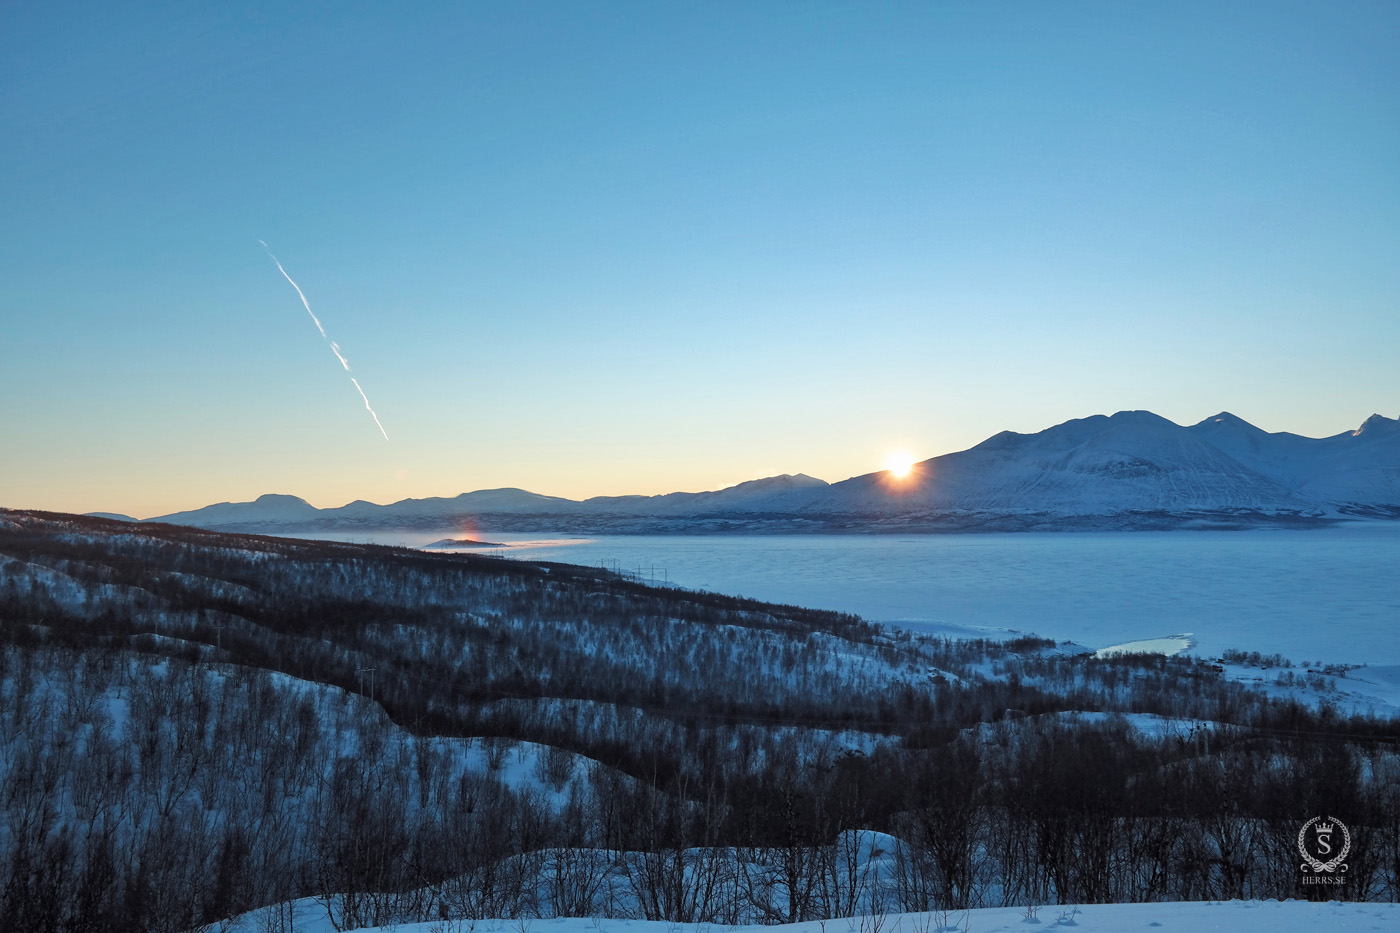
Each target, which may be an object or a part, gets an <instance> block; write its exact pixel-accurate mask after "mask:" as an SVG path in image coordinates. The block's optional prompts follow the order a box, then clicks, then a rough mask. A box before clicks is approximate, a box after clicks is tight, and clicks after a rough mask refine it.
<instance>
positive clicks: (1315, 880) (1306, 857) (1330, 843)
mask: <svg viewBox="0 0 1400 933" xmlns="http://www.w3.org/2000/svg"><path fill="white" fill-rule="evenodd" d="M1350 851H1351V833H1350V832H1348V831H1347V825H1346V824H1345V823H1343V822H1342V821H1341V820H1338V819H1333V818H1332V817H1330V816H1327V817H1323V816H1315V817H1313V818H1312V819H1310V820H1308V821H1307V822H1306V823H1304V824H1303V828H1302V829H1300V830H1298V852H1299V853H1300V854H1301V855H1302V856H1303V864H1302V865H1300V866H1299V870H1301V871H1302V873H1303V884H1345V883H1346V879H1345V878H1343V877H1342V875H1343V874H1345V873H1346V870H1347V866H1346V857H1347V853H1348V852H1350Z"/></svg>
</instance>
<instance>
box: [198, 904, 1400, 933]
mask: <svg viewBox="0 0 1400 933" xmlns="http://www.w3.org/2000/svg"><path fill="white" fill-rule="evenodd" d="M295 908H296V911H297V915H296V918H295V921H294V924H295V926H294V928H295V929H296V930H297V931H298V933H335V928H334V927H333V926H332V925H331V923H330V921H329V919H328V918H327V916H326V912H325V910H324V909H323V908H322V907H321V906H320V904H318V903H316V902H314V901H310V900H307V901H300V902H298V903H297V904H296V905H295ZM261 923H265V921H264V918H263V917H262V912H261V911H255V912H254V913H252V914H249V915H246V916H245V917H243V918H240V920H239V922H238V923H236V924H234V925H232V926H230V927H228V928H226V930H225V933H254V931H261V930H266V929H275V927H268V926H265V925H260V924H261ZM364 929H373V930H382V931H385V933H388V931H394V933H952V931H966V933H1031V931H1036V930H1053V931H1059V930H1074V931H1075V933H1081V931H1082V933H1126V931H1130V930H1144V931H1152V933H1201V931H1210V930H1221V931H1229V933H1303V931H1312V930H1317V931H1323V930H1327V931H1333V930H1337V931H1363V930H1364V931H1372V930H1375V931H1392V930H1398V929H1400V904H1365V903H1347V902H1340V901H1327V902H1308V901H1220V902H1213V901H1207V902H1200V903H1180V902H1175V903H1156V904H1089V905H1086V906H1083V907H1078V906H1047V907H1040V908H1038V909H1036V910H1035V911H1034V913H1033V915H1032V911H1031V910H1028V909H1027V908H1025V907H992V908H986V909H982V910H968V911H950V912H948V913H947V914H944V913H941V912H935V913H924V914H891V915H887V916H879V917H852V918H848V919H841V920H826V921H812V922H808V923H791V924H783V925H778V926H739V927H720V926H717V925H714V924H695V923H670V922H665V921H659V920H656V921H651V920H602V919H593V918H558V919H553V920H476V921H472V920H447V921H436V922H432V923H405V924H398V925H394V926H389V927H368V928H364Z"/></svg>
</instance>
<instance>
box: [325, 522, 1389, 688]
mask: <svg viewBox="0 0 1400 933" xmlns="http://www.w3.org/2000/svg"><path fill="white" fill-rule="evenodd" d="M309 537H317V538H328V539H333V538H342V539H354V540H374V541H377V542H379V543H385V544H405V545H408V546H419V547H421V546H423V545H426V544H429V543H431V542H432V541H436V540H438V539H439V538H440V537H441V535H440V534H432V533H422V534H415V533H413V532H388V533H383V534H368V535H367V534H352V535H337V534H324V535H314V536H309ZM491 538H492V540H495V541H500V542H503V543H506V544H509V545H511V546H510V547H509V548H507V549H505V550H503V551H502V552H501V553H502V554H504V555H505V556H508V557H519V558H523V559H527V560H557V561H565V562H569V563H577V564H588V565H591V566H594V567H597V566H600V565H603V564H606V566H608V567H613V566H614V565H616V566H617V567H618V568H619V569H621V570H622V571H625V572H629V573H633V574H637V573H640V576H641V579H643V580H644V581H651V580H653V579H654V580H655V581H656V582H657V583H658V584H660V583H661V582H662V581H663V580H664V581H666V582H669V583H673V584H679V585H681V586H687V587H692V588H697V589H708V590H714V591H717V592H723V593H732V594H737V595H742V596H750V597H754V598H756V599H764V600H771V601H775V602H784V603H792V604H796V605H803V606H812V607H817V608H823V609H836V610H841V611H845V612H855V613H858V614H860V615H862V616H864V617H865V618H867V619H870V620H872V621H878V622H893V623H895V624H898V625H901V626H905V627H908V628H911V629H915V630H918V631H925V632H930V633H933V634H940V635H943V634H946V635H950V636H952V637H973V636H976V635H978V634H983V633H987V632H991V633H994V634H1004V633H1005V632H1006V631H1008V630H1010V631H1019V632H1035V633H1038V634H1040V635H1043V636H1045V637H1048V638H1054V639H1056V640H1059V641H1064V640H1069V641H1074V642H1077V643H1079V644H1082V645H1084V646H1086V647H1087V648H1090V649H1094V650H1097V649H1100V648H1107V647H1111V646H1115V645H1121V644H1123V643H1125V642H1134V641H1142V640H1146V639H1157V638H1163V637H1166V636H1169V635H1171V634H1173V633H1179V632H1191V633H1192V638H1193V640H1194V641H1195V646H1194V647H1193V648H1192V649H1190V652H1191V653H1192V654H1196V655H1200V656H1204V657H1211V658H1214V657H1218V656H1220V654H1222V653H1223V652H1224V651H1225V650H1226V649H1227V648H1238V649H1241V650H1245V651H1259V652H1262V653H1264V654H1274V653H1278V654H1282V655H1284V656H1285V657H1288V658H1291V659H1293V660H1294V661H1296V662H1302V661H1305V660H1307V661H1321V662H1326V663H1364V664H1367V665H1400V626H1397V622H1398V621H1400V579H1397V576H1396V570H1395V568H1397V567H1400V523H1395V522H1355V523H1349V524H1345V525H1342V526H1339V527H1336V528H1326V529H1310V530H1287V529H1260V530H1254V531H1245V532H1225V531H1171V532H1132V533H1114V532H1103V533H1089V532H1081V533H1075V534H1043V533H1042V534H1035V533H1030V534H1009V533H998V534H958V535H655V536H647V535H601V536H595V537H589V538H565V537H559V536H554V537H550V538H544V539H542V538H536V537H532V536H528V535H520V534H493V535H491ZM1364 671H1365V669H1363V670H1362V671H1358V672H1356V673H1355V674H1353V675H1352V676H1353V677H1359V676H1364Z"/></svg>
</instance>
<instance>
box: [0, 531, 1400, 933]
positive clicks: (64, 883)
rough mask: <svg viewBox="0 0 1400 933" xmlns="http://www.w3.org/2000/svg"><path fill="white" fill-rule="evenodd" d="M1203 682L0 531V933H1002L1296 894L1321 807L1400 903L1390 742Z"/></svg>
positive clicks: (1374, 730)
mask: <svg viewBox="0 0 1400 933" xmlns="http://www.w3.org/2000/svg"><path fill="white" fill-rule="evenodd" d="M1222 661H1223V662H1224V663H1210V662H1208V661H1204V660H1201V659H1198V658H1192V657H1188V656H1181V655H1178V656H1172V657H1166V656H1163V655H1150V656H1149V655H1131V654H1128V655H1125V654H1119V653H1116V652H1104V653H1098V654H1096V653H1094V652H1089V651H1085V650H1083V649H1081V648H1080V647H1079V646H1076V645H1072V644H1069V643H1056V642H1054V641H1051V640H1048V639H1044V638H1039V637H1035V636H1031V635H1022V636H1020V637H1017V638H1014V639H1011V640H1008V641H993V640H987V639H968V640H961V641H959V640H953V639H950V638H945V637H934V636H931V635H920V634H917V633H914V632H910V631H907V630H900V629H892V628H884V627H881V626H876V625H871V624H868V623H865V622H863V621H862V620H860V619H859V618H857V617H854V616H850V615H845V614H840V613H832V612H821V611H815V610H807V609H800V608H795V607H792V606H781V605H774V604H768V603H761V602H757V601H754V600H748V599H741V598H737V597H729V596H723V595H720V594H716V593H711V592H705V591H692V590H684V589H680V588H677V587H669V586H663V587H653V586H646V585H642V584H640V583H638V582H636V581H634V580H630V579H628V578H626V577H624V576H623V575H621V574H617V573H613V572H609V571H606V570H602V569H597V568H590V567H581V566H571V565H567V564H553V563H543V562H534V561H526V560H501V559H495V558H491V557H488V556H482V555H476V554H444V553H428V552H423V551H416V550H411V549H406V548H385V547H378V546H373V545H357V544H350V543H344V542H316V541H301V540H293V539H286V538H273V537H260V536H247V535H228V534H220V533H214V532H208V531H201V530H197V529H191V528H182V527H177V526H172V525H160V524H155V525H152V524H146V525H141V524H137V525H132V524H131V523H128V522H120V521H111V520H105V519H98V518H84V517H79V516H60V515H53V514H47V513H30V512H11V511H6V510H0V789H3V791H4V793H0V930H6V931H8V930H25V931H30V930H33V931H36V933H38V931H45V930H91V929H100V930H104V931H113V933H126V931H132V933H137V931H148V930H170V931H186V930H195V929H204V928H225V927H224V926H223V921H224V920H225V919H226V918H231V917H239V916H241V915H245V914H247V913H248V912H250V911H261V913H259V914H256V915H255V916H254V917H253V918H251V919H250V921H249V922H250V923H251V924H252V926H251V927H248V926H244V927H242V928H243V929H256V930H259V931H267V930H291V929H316V926H315V924H316V923H318V922H320V920H319V919H318V918H319V917H321V916H324V917H325V918H326V921H327V922H330V923H331V924H332V925H333V926H334V928H336V929H340V930H348V929H358V928H365V927H376V926H378V927H384V926H386V925H390V924H401V925H406V924H410V923H413V924H434V923H436V924H439V927H438V928H439V929H442V930H449V929H455V930H471V929H473V928H474V926H475V925H477V924H480V925H482V926H483V927H484V928H487V929H491V928H494V927H493V923H494V921H492V920H491V918H511V920H510V925H511V927H512V928H514V929H516V931H517V933H529V929H530V927H531V925H532V924H535V925H538V926H540V927H544V926H546V925H548V926H560V927H562V928H568V926H569V924H568V922H567V921H560V920H558V918H561V917H563V918H567V917H590V918H596V919H595V920H593V921H591V925H593V926H594V927H595V929H598V930H602V929H613V928H617V929H619V930H621V929H624V928H627V927H629V926H631V925H632V924H634V923H640V922H642V921H662V922H667V923H670V924H672V925H673V928H675V927H676V926H678V925H681V924H694V923H705V924H710V925H711V926H712V927H713V928H721V927H722V928H724V929H732V928H736V927H739V926H743V925H751V924H762V925H765V926H768V925H777V924H790V923H811V922H817V923H818V927H817V929H818V931H820V930H821V929H822V926H821V922H822V921H824V922H825V924H826V927H825V929H827V930H829V931H832V933H847V931H849V930H856V931H859V933H881V931H884V933H893V931H894V930H895V929H896V928H899V927H897V926H896V925H895V924H903V923H904V922H906V921H905V920H900V919H899V918H897V917H896V916H895V915H896V914H908V913H909V912H911V911H928V910H931V909H937V910H940V911H943V910H946V911H947V913H946V914H937V915H933V914H922V915H919V916H918V917H910V918H908V920H907V922H908V923H909V925H910V926H912V927H913V933H933V931H934V930H935V929H938V928H940V927H944V926H946V925H947V924H948V923H949V922H951V923H952V924H954V925H958V924H961V923H963V921H962V920H959V919H957V918H958V916H963V917H964V918H965V917H967V916H970V915H968V914H966V913H965V911H966V910H967V909H968V908H974V907H977V908H1001V909H1000V910H999V911H997V912H994V913H989V914H978V915H977V916H979V917H981V918H982V920H981V921H979V922H981V923H983V924H985V925H986V926H987V927H988V928H993V929H995V928H997V927H996V926H994V925H993V924H997V923H1003V922H1016V923H1020V922H1023V921H1024V920H1025V919H1027V915H1028V914H1033V913H1035V912H1036V910H1035V905H1046V904H1066V905H1068V904H1104V903H1113V902H1119V903H1122V902H1144V903H1146V904H1147V907H1145V908H1143V909H1144V911H1146V910H1147V909H1148V908H1151V909H1152V910H1164V908H1162V907H1161V905H1160V902H1163V901H1192V900H1196V901H1205V900H1226V899H1246V898H1269V897H1273V898H1287V897H1308V896H1310V895H1313V894H1315V893H1318V892H1317V890H1316V889H1315V888H1310V887H1308V886H1307V884H1306V882H1304V881H1302V880H1301V879H1300V877H1299V875H1298V872H1297V869H1296V865H1297V861H1298V853H1297V836H1298V832H1299V827H1300V825H1303V822H1304V821H1306V820H1308V819H1309V818H1311V817H1315V816H1317V815H1318V814H1319V813H1325V814H1327V815H1328V816H1330V817H1332V818H1335V819H1337V820H1340V821H1342V822H1343V823H1345V824H1346V825H1347V826H1348V827H1349V834H1350V838H1351V839H1352V840H1353V841H1354V852H1353V854H1352V856H1351V861H1349V862H1348V863H1347V864H1348V866H1349V868H1348V872H1347V875H1346V883H1347V885H1348V890H1347V892H1346V896H1347V897H1348V898H1349V899H1355V900H1368V901H1392V900H1394V899H1395V897H1396V891H1397V890H1400V887H1397V886H1398V885H1400V861H1397V860H1396V859H1395V857H1394V853H1396V852H1397V851H1400V754H1397V751H1396V749H1397V747H1400V746H1398V745H1397V742H1400V721H1396V720H1394V719H1390V718H1384V717H1383V716H1378V715H1375V714H1374V713H1370V712H1365V713H1363V712H1360V711H1357V712H1352V713H1348V711H1346V710H1345V709H1343V708H1340V707H1339V706H1337V705H1334V704H1333V703H1332V702H1330V695H1331V693H1332V688H1331V685H1330V684H1326V685H1324V683H1323V682H1324V680H1326V679H1327V678H1325V677H1324V676H1323V674H1324V673H1325V672H1318V671H1313V670H1297V671H1295V670H1292V669H1288V670H1285V671H1283V672H1282V673H1280V674H1278V676H1276V677H1272V678H1271V679H1270V681H1269V682H1268V683H1263V682H1260V683H1257V684H1251V683H1249V682H1248V681H1247V679H1246V678H1244V677H1242V676H1237V675H1236V674H1235V669H1237V668H1238V669H1239V670H1241V671H1243V670H1244V668H1245V667H1246V666H1249V665H1254V664H1258V665H1261V667H1268V666H1269V665H1274V664H1284V665H1285V666H1286V664H1285V662H1283V661H1281V660H1280V659H1274V658H1265V657H1260V656H1257V655H1253V654H1250V655H1245V654H1242V653H1241V654H1234V655H1231V654H1228V653H1227V656H1226V657H1225V658H1223V659H1222ZM1261 673H1262V670H1261ZM1343 673H1345V672H1343ZM1361 673H1366V674H1370V672H1369V671H1364V670H1363V671H1361ZM1285 675H1286V676H1287V677H1288V682H1285V681H1284V679H1283V677H1284V676H1285ZM1338 676H1340V674H1339V675H1338ZM1300 680H1302V681H1303V682H1302V683H1301V684H1300V683H1299V681H1300ZM1314 683H1316V684H1317V691H1318V692H1317V694H1316V696H1317V699H1316V700H1314V701H1312V702H1305V701H1304V700H1303V697H1304V696H1305V695H1306V694H1307V693H1308V692H1309V691H1312V690H1313V689H1314V687H1313V684H1314ZM1324 686H1325V687H1326V689H1327V694H1326V695H1324V694H1322V693H1321V690H1322V689H1323V688H1324ZM1332 894H1333V892H1332V891H1331V890H1330V889H1328V891H1327V895H1328V896H1332ZM308 907H309V908H310V911H309V912H307V908H308ZM1183 909H1185V908H1183ZM1313 909H1314V910H1316V909H1317V908H1313ZM1040 912H1041V915H1040V917H1039V918H1034V917H1031V918H1030V919H1039V921H1040V922H1042V923H1047V924H1048V923H1056V924H1060V925H1069V923H1070V922H1071V921H1073V922H1074V923H1075V924H1076V925H1084V923H1086V922H1087V920H1088V917H1087V915H1086V916H1085V917H1084V918H1082V919H1077V918H1079V915H1078V914H1076V913H1074V912H1073V910H1072V908H1049V907H1045V908H1040ZM1018 916H1019V919H1018ZM1132 916H1133V917H1136V918H1141V919H1143V920H1144V923H1145V925H1148V926H1150V925H1151V923H1153V922H1163V921H1160V920H1155V919H1151V918H1155V917H1156V916H1158V915H1157V914H1149V913H1146V912H1144V913H1140V914H1133V915H1132ZM1310 916H1316V915H1311V914H1310ZM1321 916H1322V917H1323V918H1325V919H1331V918H1333V917H1334V916H1335V914H1325V913H1324V914H1322V915H1321ZM1351 916H1354V917H1358V918H1362V917H1364V918H1367V919H1370V918H1373V917H1379V918H1381V919H1384V918H1385V917H1386V916H1390V915H1386V914H1381V915H1377V914H1374V913H1368V914H1353V915H1351ZM851 917H855V918H857V919H855V920H848V919H844V918H851ZM861 917H864V918H865V919H860V918H861ZM1062 917H1063V918H1064V920H1063V923H1061V918H1062ZM1118 919H1121V917H1120V918H1118ZM1114 922H1116V919H1115V917H1114V915H1111V914H1109V915H1105V916H1104V918H1103V920H1102V924H1101V926H1100V928H1101V929H1102V928H1108V925H1110V924H1112V923H1114ZM920 924H922V926H920ZM979 928H981V927H979ZM1016 928H1017V929H1021V928H1022V927H1016ZM419 929H424V930H426V929H433V927H432V926H420V927H419ZM804 929H810V927H804Z"/></svg>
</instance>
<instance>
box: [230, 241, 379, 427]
mask: <svg viewBox="0 0 1400 933" xmlns="http://www.w3.org/2000/svg"><path fill="white" fill-rule="evenodd" d="M258 242H259V243H262V248H263V249H265V250H267V256H268V258H269V259H271V260H272V262H273V264H274V265H275V266H277V271H278V272H280V273H282V277H283V278H284V279H286V280H287V281H288V282H289V283H291V286H292V288H295V289H296V290H297V297H298V298H300V299H301V306H302V307H303V308H305V309H306V313H307V314H309V315H311V320H312V321H314V322H315V323H316V329H317V330H319V331H320V332H321V339H322V340H324V341H325V342H326V343H328V344H330V347H331V352H332V353H334V354H335V358H336V359H338V360H340V365H341V366H343V367H344V368H345V371H346V372H347V373H348V372H350V361H349V360H347V359H346V358H345V354H344V353H341V352H340V344H338V343H336V342H335V341H334V340H332V339H331V338H330V337H328V336H327V335H326V329H325V328H324V327H322V326H321V319H320V318H318V317H317V316H316V312H315V311H312V310H311V302H309V301H307V300H306V295H305V294H304V293H303V292H302V290H301V286H300V285H298V284H297V283H296V282H295V281H293V280H292V277H291V276H290V275H288V274H287V270H286V269H283V268H282V264H281V263H280V262H278V261H277V257H276V256H274V255H272V250H271V248H269V247H268V245H267V244H266V243H263V241H262V240H259V241H258ZM350 382H351V384H352V385H354V387H355V391H356V392H358V393H360V398H362V399H364V400H365V410H366V411H368V412H369V416H370V417H371V418H373V419H374V423H375V425H376V426H377V427H378V428H379V433H380V434H383V435H384V439H385V440H386V441H387V440H388V439H389V432H388V431H385V430H384V424H383V423H382V422H381V421H380V420H379V416H378V415H376V414H375V413H374V406H373V405H371V404H370V403H369V396H368V395H365V390H364V389H362V388H360V382H359V380H357V379H356V378H355V377H354V376H351V377H350Z"/></svg>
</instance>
